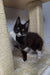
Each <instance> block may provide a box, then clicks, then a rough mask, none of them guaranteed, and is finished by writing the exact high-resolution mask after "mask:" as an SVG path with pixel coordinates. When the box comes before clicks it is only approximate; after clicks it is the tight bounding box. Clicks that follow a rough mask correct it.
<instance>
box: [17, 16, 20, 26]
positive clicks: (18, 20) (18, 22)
mask: <svg viewBox="0 0 50 75" xmlns="http://www.w3.org/2000/svg"><path fill="white" fill-rule="evenodd" d="M20 23H21V21H20V17H19V16H18V18H17V21H16V24H17V25H18V24H20Z"/></svg>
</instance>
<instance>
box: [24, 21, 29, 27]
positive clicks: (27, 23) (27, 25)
mask: <svg viewBox="0 0 50 75" xmlns="http://www.w3.org/2000/svg"><path fill="white" fill-rule="evenodd" d="M25 26H26V28H28V27H29V20H28V21H27V22H26V23H25Z"/></svg>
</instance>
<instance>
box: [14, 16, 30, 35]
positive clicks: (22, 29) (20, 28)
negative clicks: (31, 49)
mask: <svg viewBox="0 0 50 75" xmlns="http://www.w3.org/2000/svg"><path fill="white" fill-rule="evenodd" d="M28 25H29V21H27V22H26V23H25V24H21V21H20V17H18V18H17V21H16V24H15V26H14V32H15V33H16V35H17V36H25V35H26V34H27V32H28Z"/></svg>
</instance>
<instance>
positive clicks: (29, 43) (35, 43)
mask: <svg viewBox="0 0 50 75" xmlns="http://www.w3.org/2000/svg"><path fill="white" fill-rule="evenodd" d="M17 20H19V21H18V23H17V22H16V24H15V26H14V32H15V33H16V34H17V33H18V32H20V33H21V34H22V35H21V36H20V37H18V36H16V40H17V41H18V43H19V44H20V48H21V52H22V55H23V60H24V61H26V60H27V52H25V51H24V48H26V47H29V48H31V49H32V50H34V51H36V50H39V51H41V50H42V46H43V40H42V38H41V37H40V36H39V35H38V34H37V33H33V32H28V26H27V27H26V25H27V23H29V21H27V22H26V23H25V24H24V25H22V24H21V22H20V18H19V17H18V19H17ZM28 25H29V24H28ZM17 27H20V30H19V31H18V30H17ZM22 28H24V32H22ZM24 34H26V36H23V35H24ZM16 47H17V46H16Z"/></svg>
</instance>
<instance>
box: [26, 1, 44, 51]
mask: <svg viewBox="0 0 50 75" xmlns="http://www.w3.org/2000/svg"><path fill="white" fill-rule="evenodd" d="M27 7H28V11H29V19H30V31H31V32H36V33H38V34H39V35H40V36H41V37H42V39H43V40H44V26H43V11H42V2H41V1H33V2H30V3H28V4H27ZM42 50H44V47H43V49H42Z"/></svg>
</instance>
